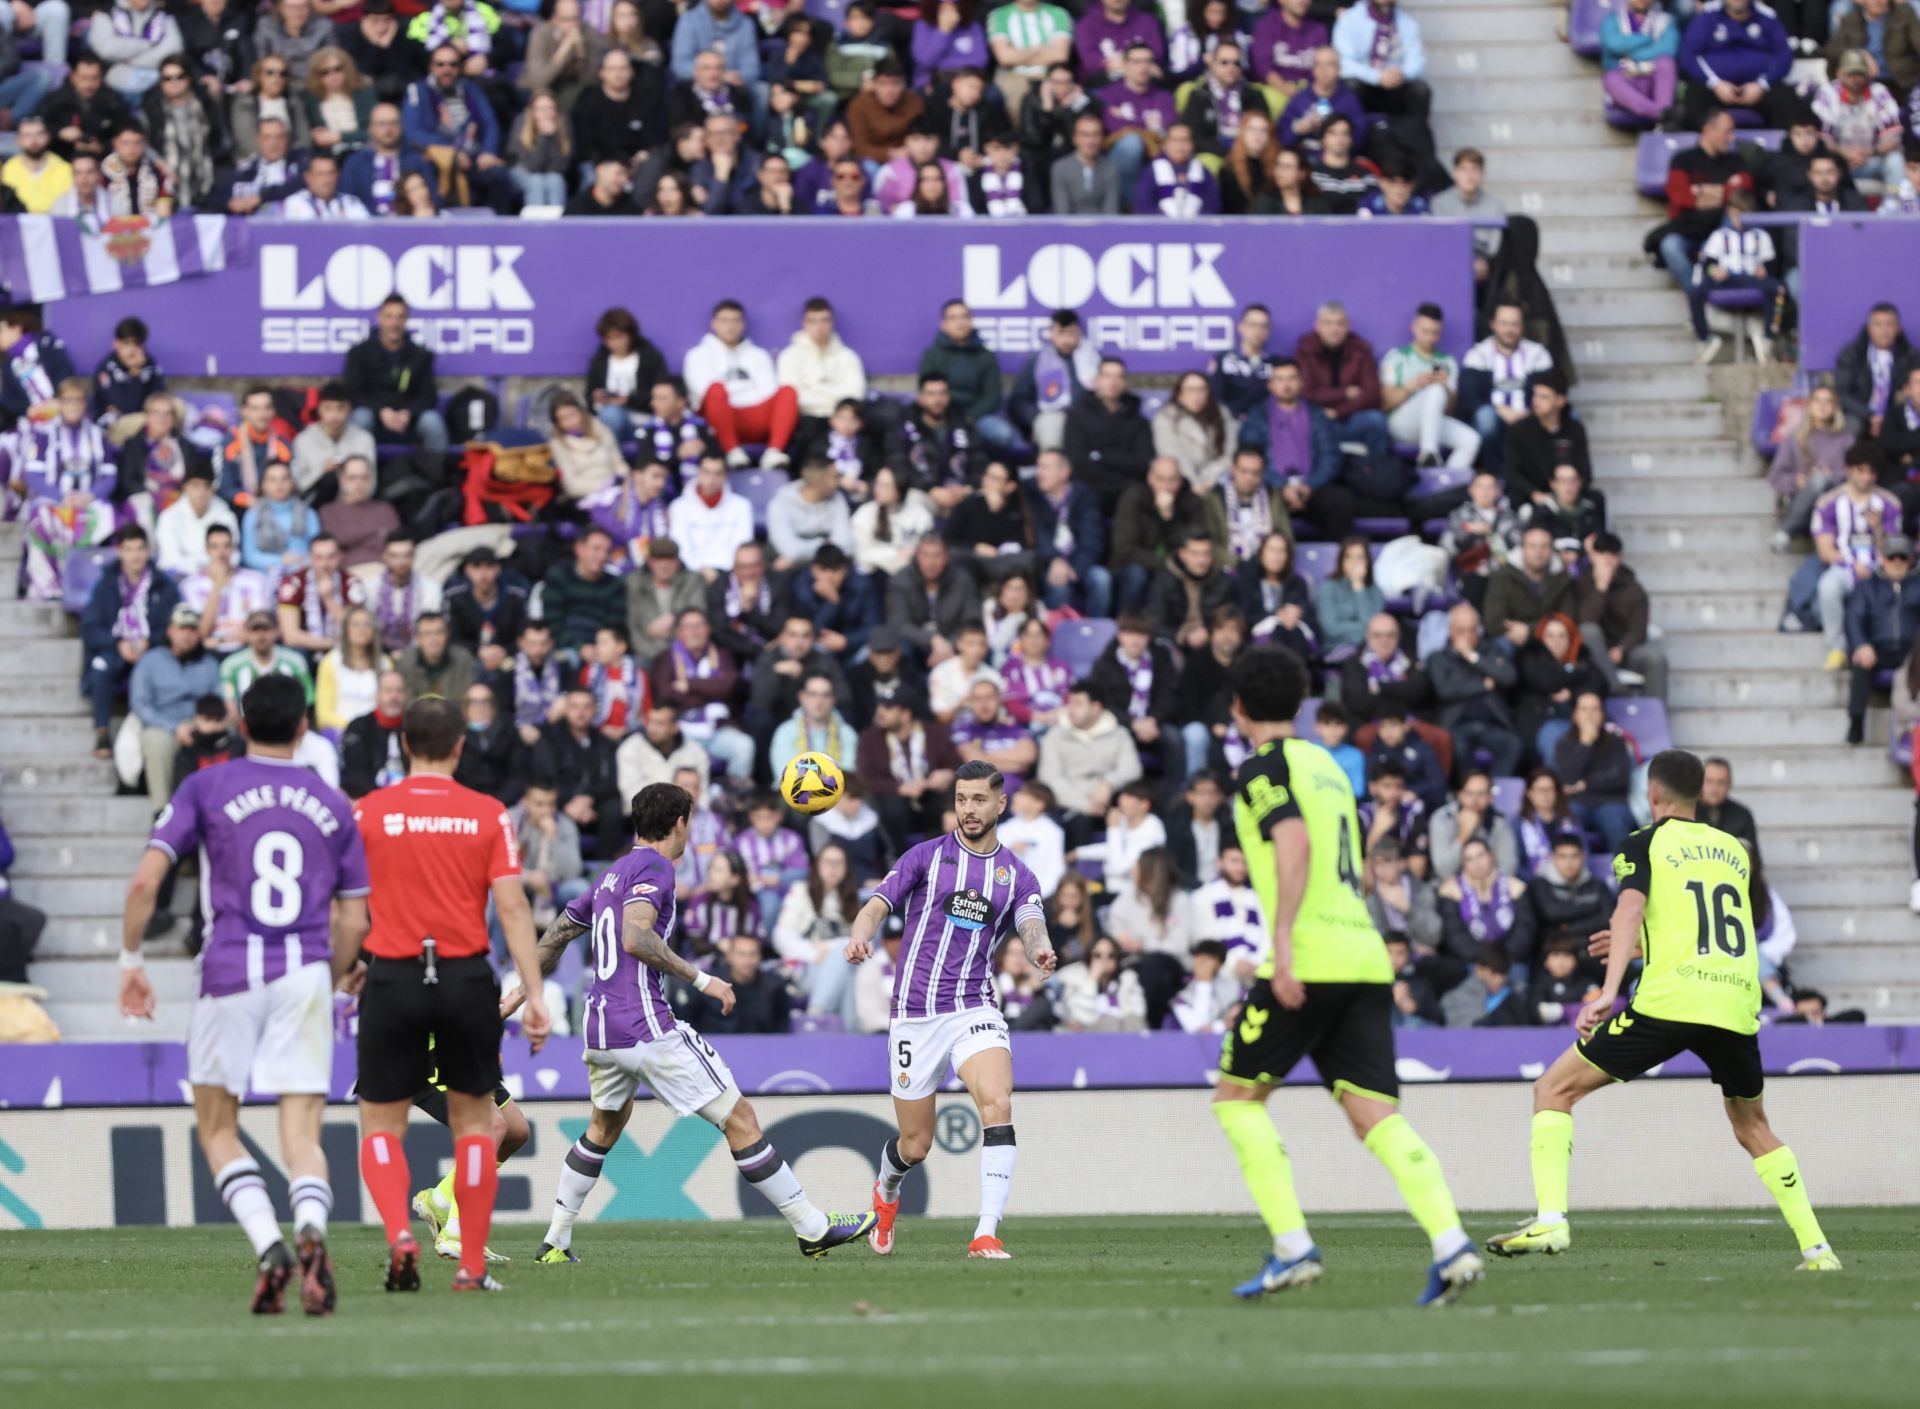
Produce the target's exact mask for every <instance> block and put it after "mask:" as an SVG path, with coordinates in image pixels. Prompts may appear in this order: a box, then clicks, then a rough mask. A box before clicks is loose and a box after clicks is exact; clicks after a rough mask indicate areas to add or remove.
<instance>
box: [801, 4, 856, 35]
mask: <svg viewBox="0 0 1920 1409" xmlns="http://www.w3.org/2000/svg"><path fill="white" fill-rule="evenodd" d="M807 13H808V14H810V15H812V16H813V17H814V18H815V19H816V20H825V21H826V22H827V23H828V24H830V25H832V26H833V27H834V29H836V30H838V29H839V28H840V25H841V21H842V20H843V19H844V18H845V17H846V13H847V0H807Z"/></svg>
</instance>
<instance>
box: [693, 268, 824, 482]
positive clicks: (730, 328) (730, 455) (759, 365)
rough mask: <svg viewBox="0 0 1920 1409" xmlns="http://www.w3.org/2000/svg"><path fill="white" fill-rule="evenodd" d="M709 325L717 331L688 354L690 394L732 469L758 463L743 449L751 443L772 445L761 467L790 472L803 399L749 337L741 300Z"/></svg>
mask: <svg viewBox="0 0 1920 1409" xmlns="http://www.w3.org/2000/svg"><path fill="white" fill-rule="evenodd" d="M707 326H708V327H709V328H710V329H711V331H710V332H709V333H708V334H707V335H706V336H705V337H703V338H701V339H700V341H699V342H697V343H695V344H694V345H693V347H692V348H691V349H690V350H689V351H688V352H687V357H686V361H685V363H684V364H683V366H682V371H683V374H684V379H685V381H686V383H687V395H688V396H689V397H690V398H691V399H692V401H693V404H694V405H695V406H698V407H699V408H700V416H701V419H703V420H704V421H706V423H707V424H708V425H710V426H712V427H713V434H714V437H715V438H716V439H717V440H718V441H719V442H720V448H721V449H722V450H724V451H726V452H727V465H728V466H729V467H730V468H732V469H736V470H741V469H745V468H746V467H747V466H748V465H749V464H751V463H752V457H751V456H749V455H748V454H747V452H746V450H745V449H743V448H742V446H743V443H747V442H750V443H752V444H755V445H764V446H765V447H766V450H765V452H764V453H763V454H762V455H761V457H760V468H761V469H763V470H784V469H785V468H786V467H787V446H789V445H790V444H792V443H793V433H794V431H795V429H796V428H798V426H799V424H800V398H799V396H798V395H797V394H796V393H795V391H794V389H793V388H792V387H790V386H782V385H780V379H779V377H778V376H777V375H776V374H775V373H774V369H773V358H772V357H770V356H768V355H767V350H766V349H765V348H763V347H761V346H760V345H759V344H757V343H755V342H752V341H750V340H749V339H748V337H747V313H746V310H745V309H744V308H742V307H741V306H740V304H739V302H738V301H737V300H735V299H730V298H723V299H721V300H720V302H719V303H717V304H715V305H714V306H713V318H712V320H711V321H710V322H709V323H708V325H707Z"/></svg>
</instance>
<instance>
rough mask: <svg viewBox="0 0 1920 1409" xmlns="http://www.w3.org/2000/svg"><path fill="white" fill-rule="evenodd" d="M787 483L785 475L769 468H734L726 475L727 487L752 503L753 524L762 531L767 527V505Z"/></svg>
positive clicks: (757, 529)
mask: <svg viewBox="0 0 1920 1409" xmlns="http://www.w3.org/2000/svg"><path fill="white" fill-rule="evenodd" d="M788 483H790V481H789V480H788V479H787V477H786V476H785V475H777V474H774V473H772V472H771V471H769V470H735V471H734V472H733V473H732V474H730V475H728V476H727V487H728V488H729V489H731V490H732V491H733V492H734V493H735V494H738V495H739V496H740V497H741V498H743V499H745V500H746V501H747V502H748V503H749V504H751V505H753V526H754V529H755V530H756V531H762V532H763V531H765V529H766V527H767V505H769V504H771V503H772V502H773V496H774V495H776V494H778V493H779V492H780V491H781V489H782V488H783V487H784V486H785V485H787V484H788Z"/></svg>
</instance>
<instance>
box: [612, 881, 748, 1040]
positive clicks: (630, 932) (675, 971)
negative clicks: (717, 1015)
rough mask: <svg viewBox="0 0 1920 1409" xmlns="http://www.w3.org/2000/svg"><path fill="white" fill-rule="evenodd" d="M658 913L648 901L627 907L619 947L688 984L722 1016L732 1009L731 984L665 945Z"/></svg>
mask: <svg viewBox="0 0 1920 1409" xmlns="http://www.w3.org/2000/svg"><path fill="white" fill-rule="evenodd" d="M659 920H660V912H659V911H658V910H657V909H656V908H655V907H654V906H653V905H651V904H649V903H648V902H647V901H644V900H639V901H635V902H634V903H633V904H631V905H629V906H627V914H626V921H625V923H624V924H622V925H621V927H620V947H621V948H622V949H624V950H626V951H627V953H629V954H631V955H633V957H634V958H636V959H638V960H639V961H640V962H641V963H642V964H645V965H646V966H647V967H648V968H650V969H658V970H659V971H660V972H661V973H663V974H665V975H667V976H668V977H669V978H677V979H679V980H680V981H681V982H682V983H687V984H691V985H692V986H693V987H694V988H696V989H698V990H699V991H700V992H701V993H704V994H706V995H707V996H708V997H709V998H712V999H713V1000H714V1001H715V1002H717V1003H718V1004H719V1005H720V1012H721V1015H722V1016H724V1015H726V1014H728V1013H731V1012H732V1011H733V985H732V984H730V983H728V982H727V981H726V980H725V979H723V978H719V977H716V976H715V975H713V974H710V973H707V972H705V971H704V970H701V969H696V968H695V967H694V966H693V965H692V964H689V963H688V962H687V961H686V960H685V959H682V958H681V957H680V956H679V955H678V954H676V953H674V952H673V951H672V950H671V949H669V948H667V942H666V941H665V940H664V939H662V938H661V937H660V935H659V934H658V932H657V931H655V929H654V926H655V925H656V924H658V923H659Z"/></svg>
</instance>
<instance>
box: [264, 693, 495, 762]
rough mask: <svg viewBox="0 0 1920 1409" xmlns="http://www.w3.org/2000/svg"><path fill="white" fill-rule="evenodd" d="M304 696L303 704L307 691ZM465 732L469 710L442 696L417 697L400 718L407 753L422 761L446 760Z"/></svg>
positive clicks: (401, 735) (450, 756) (401, 734)
mask: <svg viewBox="0 0 1920 1409" xmlns="http://www.w3.org/2000/svg"><path fill="white" fill-rule="evenodd" d="M248 693H249V694H251V693H252V691H248ZM302 695H303V698H302V706H303V707H304V703H305V701H304V692H302ZM466 734H467V716H466V713H465V712H464V711H463V710H462V709H461V707H460V706H459V705H457V704H455V703H454V702H453V701H452V700H449V699H444V698H442V697H441V696H439V695H429V696H428V697H427V698H426V699H423V700H415V701H414V702H413V703H412V704H410V705H408V706H407V712H406V714H405V715H403V716H402V717H401V724H400V737H401V739H402V741H403V742H405V744H406V746H407V753H408V755H409V756H411V757H412V758H414V759H417V760H418V761H420V762H422V763H444V762H446V760H448V759H449V758H452V757H453V751H454V750H455V749H456V748H458V747H459V746H460V740H462V739H463V738H465V737H466Z"/></svg>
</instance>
